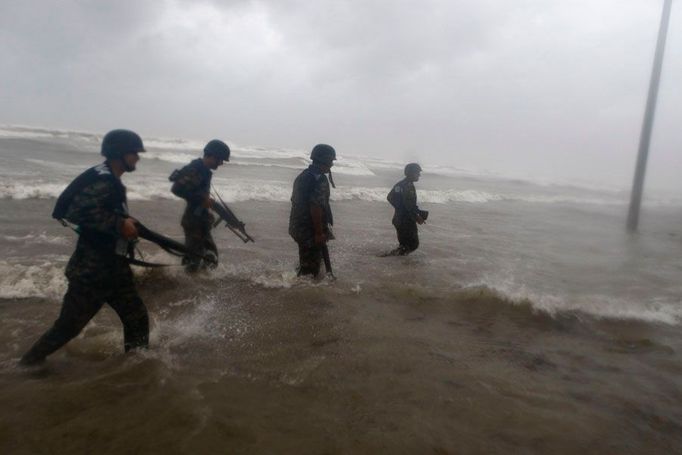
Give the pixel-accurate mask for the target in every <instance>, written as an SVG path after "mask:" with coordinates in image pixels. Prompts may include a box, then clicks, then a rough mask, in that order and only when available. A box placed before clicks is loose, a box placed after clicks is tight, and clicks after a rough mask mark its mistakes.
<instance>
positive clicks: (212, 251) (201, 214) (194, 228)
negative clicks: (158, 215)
mask: <svg viewBox="0 0 682 455" xmlns="http://www.w3.org/2000/svg"><path fill="white" fill-rule="evenodd" d="M224 161H230V148H229V147H228V146H227V144H225V143H224V142H223V141H220V140H218V139H213V140H212V141H209V142H208V144H206V147H204V157H203V158H197V159H196V160H194V161H192V162H191V163H189V164H188V165H187V166H185V167H183V168H182V169H180V170H176V171H174V172H173V174H171V176H170V180H171V181H172V182H173V187H172V188H171V191H172V192H173V194H175V195H176V196H178V197H181V198H183V199H184V200H185V201H187V207H186V208H185V213H184V214H183V215H182V220H181V225H182V229H183V230H184V231H185V245H186V246H187V248H188V249H189V250H190V251H192V252H194V253H195V254H194V255H192V256H185V258H184V259H183V261H182V263H183V264H184V265H185V270H186V271H187V272H188V273H195V272H197V271H198V270H200V269H205V268H208V267H210V268H214V267H215V266H217V265H218V248H217V247H216V245H215V242H214V241H213V237H212V236H211V228H212V226H213V222H214V221H215V220H214V218H213V215H212V214H211V212H210V211H209V209H210V208H211V207H213V204H214V203H215V201H214V200H213V198H211V177H212V176H213V174H212V173H211V171H212V170H213V171H215V170H216V169H218V168H219V167H220V166H222V165H223V162H224ZM202 257H203V258H204V259H200V258H202Z"/></svg>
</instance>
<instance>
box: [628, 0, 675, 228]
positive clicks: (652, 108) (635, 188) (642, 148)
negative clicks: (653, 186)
mask: <svg viewBox="0 0 682 455" xmlns="http://www.w3.org/2000/svg"><path fill="white" fill-rule="evenodd" d="M671 6H672V0H664V4H663V14H662V15H661V26H660V28H659V30H658V41H657V42H656V54H655V55H654V67H653V69H652V71H651V80H650V81H649V94H648V97H647V101H646V110H645V112H644V122H643V123H642V132H641V134H640V136H639V152H638V154H637V167H636V168H635V177H634V180H633V182H632V193H630V209H629V211H628V222H627V228H628V231H629V232H635V231H636V230H637V225H638V224H639V208H640V206H641V205H642V189H643V187H644V174H645V173H646V163H647V158H648V157H649V143H650V142H651V129H652V127H653V123H654V113H655V112H656V99H657V98H658V85H659V81H660V80H661V67H662V65H663V51H665V38H666V35H667V33H668V22H669V21H670V8H671Z"/></svg>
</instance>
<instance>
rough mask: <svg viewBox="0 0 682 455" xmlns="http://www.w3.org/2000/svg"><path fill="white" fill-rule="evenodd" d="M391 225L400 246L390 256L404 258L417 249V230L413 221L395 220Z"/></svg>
mask: <svg viewBox="0 0 682 455" xmlns="http://www.w3.org/2000/svg"><path fill="white" fill-rule="evenodd" d="M393 225H394V226H395V230H396V233H397V234H398V243H399V244H400V245H399V246H398V248H396V249H395V250H393V251H392V252H391V254H392V255H396V256H404V255H406V254H410V253H411V252H413V251H414V250H416V249H417V248H419V230H418V228H417V223H416V222H415V221H412V220H409V219H408V220H397V221H394V223H393Z"/></svg>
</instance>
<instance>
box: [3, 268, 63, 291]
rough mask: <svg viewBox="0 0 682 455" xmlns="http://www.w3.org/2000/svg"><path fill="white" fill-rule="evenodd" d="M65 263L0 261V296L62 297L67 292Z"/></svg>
mask: <svg viewBox="0 0 682 455" xmlns="http://www.w3.org/2000/svg"><path fill="white" fill-rule="evenodd" d="M66 287H67V282H66V277H65V276H64V265H63V264H54V263H53V262H47V261H45V262H42V263H38V264H34V265H22V264H12V263H9V262H7V261H0V298H4V299H17V298H29V297H39V298H48V299H51V300H56V299H60V298H61V296H62V295H63V294H64V292H66Z"/></svg>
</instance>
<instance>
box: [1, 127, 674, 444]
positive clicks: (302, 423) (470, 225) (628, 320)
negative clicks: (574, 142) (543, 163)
mask: <svg viewBox="0 0 682 455" xmlns="http://www.w3.org/2000/svg"><path fill="white" fill-rule="evenodd" d="M100 139H101V136H97V135H92V134H88V133H78V132H66V131H54V130H47V129H35V128H17V127H3V128H0V248H1V249H2V251H3V252H4V254H3V257H2V258H1V259H0V311H1V312H2V318H1V320H0V408H1V409H2V411H0V451H1V452H2V453H55V452H58V453H166V454H168V453H296V454H299V453H419V454H421V453H435V454H445V453H509V452H525V453H549V452H551V453H575V452H577V451H585V452H588V453H643V452H660V453H671V452H678V453H682V410H680V406H679V404H680V402H682V390H681V389H680V386H681V384H682V380H681V379H680V377H682V375H681V373H682V358H681V355H680V353H681V352H682V336H680V334H679V323H680V322H682V280H680V275H681V273H682V255H681V254H680V253H681V252H682V232H681V230H680V226H682V204H681V203H679V201H677V202H676V201H670V200H664V199H655V198H650V199H649V200H647V201H645V211H644V213H643V223H642V229H641V232H640V233H639V234H638V235H635V236H630V235H627V234H626V233H625V232H624V228H623V222H624V221H623V220H624V214H625V211H626V208H627V207H626V197H627V195H626V194H623V193H619V192H614V191H609V190H605V189H598V188H592V189H589V188H579V187H569V186H565V185H564V186H562V185H549V184H542V185H541V184H535V183H532V182H527V181H519V180H510V179H502V178H498V177H493V176H487V175H475V174H472V173H467V172H464V171H459V170H456V169H446V168H442V167H426V169H425V172H424V174H423V175H422V179H421V181H420V182H419V183H417V190H418V196H419V198H420V202H421V204H420V205H421V206H422V208H424V209H427V210H429V211H430V217H429V221H428V223H427V224H426V225H424V226H423V227H422V228H420V238H421V247H420V249H419V250H418V251H417V252H415V253H414V254H412V255H410V256H408V257H403V258H395V257H389V258H381V257H379V256H380V255H381V253H383V252H385V251H387V250H389V249H391V248H392V247H394V246H395V243H396V241H395V233H394V230H393V227H392V226H391V224H390V218H391V209H390V207H389V205H388V203H387V202H385V197H386V194H387V193H388V190H389V188H390V185H391V184H392V183H394V182H395V181H397V180H399V179H400V178H401V164H400V163H390V162H384V161H378V160H365V159H351V158H348V157H345V156H342V159H340V160H339V162H338V165H337V166H335V168H334V170H335V171H336V173H335V180H336V183H337V186H338V188H337V189H336V190H333V199H334V200H333V202H332V208H333V210H334V212H335V220H336V226H335V227H336V229H335V234H336V237H337V240H335V241H334V242H333V243H332V244H330V250H331V254H332V261H333V264H334V267H335V273H336V275H337V277H338V279H337V280H336V281H328V280H322V281H320V282H312V281H308V280H303V279H298V278H296V277H295V265H296V261H297V251H296V247H295V244H294V243H293V241H292V240H291V239H290V238H289V237H288V235H287V222H288V210H289V204H288V199H289V196H290V190H291V183H292V181H293V178H294V177H295V175H296V174H297V173H298V172H299V170H300V169H302V168H304V167H305V166H306V164H307V161H306V153H305V152H304V151H296V150H266V149H259V148H253V147H240V146H236V147H234V150H233V153H234V158H233V160H232V162H230V163H229V164H227V165H226V166H224V167H222V168H220V169H219V170H218V171H217V173H216V174H215V177H214V182H215V184H216V187H217V189H218V190H219V191H220V192H221V193H222V195H223V197H224V198H225V199H226V201H227V202H228V203H231V206H232V207H233V209H234V211H235V212H236V213H237V214H238V215H239V216H240V217H241V218H242V219H243V220H244V221H245V222H246V224H247V230H248V231H249V233H250V234H251V235H252V236H253V237H255V238H256V243H255V244H251V243H249V244H243V243H241V241H240V240H239V239H237V238H236V237H235V236H234V235H232V234H231V233H230V232H229V231H228V230H225V229H222V228H217V229H216V231H215V232H214V236H215V238H216V241H217V243H218V244H219V249H220V254H221V266H220V267H219V268H218V269H217V270H215V271H213V272H211V273H208V274H205V275H202V276H200V277H198V278H196V279H194V278H189V277H187V276H186V275H185V274H184V273H183V272H182V269H181V268H179V267H168V268H166V269H163V270H152V271H149V270H146V271H145V270H138V271H137V275H138V283H139V284H138V288H139V290H140V293H141V295H142V297H143V299H144V300H145V303H146V304H147V306H148V308H149V311H150V316H151V318H152V333H151V340H152V348H151V349H150V350H149V351H147V352H143V353H137V354H134V355H124V354H123V353H122V352H121V351H122V346H121V345H122V330H121V327H120V323H119V322H118V321H117V319H116V316H115V314H114V313H113V311H111V310H108V309H105V310H103V311H102V312H101V313H100V314H98V315H97V316H96V317H95V319H94V320H93V321H92V322H91V323H90V324H89V325H88V326H87V328H86V329H85V331H84V332H83V334H82V335H81V336H80V337H79V338H77V339H76V340H74V341H72V342H71V343H70V344H69V345H67V346H66V347H65V348H64V349H62V350H61V351H59V352H57V353H56V354H54V355H53V356H52V357H50V358H49V359H48V362H47V364H46V365H45V366H44V367H42V368H37V369H28V370H26V369H20V368H17V367H16V366H15V365H16V361H17V360H18V358H19V357H20V356H21V354H22V353H23V351H25V350H26V349H27V348H28V347H29V346H30V344H31V343H32V342H33V341H34V340H35V339H36V338H37V337H38V336H39V335H40V334H41V333H42V332H43V331H44V330H45V329H47V327H48V326H49V325H50V324H51V323H52V321H53V320H54V319H55V317H56V316H57V314H58V312H59V307H60V301H61V296H62V294H63V292H64V291H65V288H66V281H65V279H64V277H63V268H64V265H65V263H66V261H67V260H68V257H69V255H70V253H71V251H72V249H73V246H74V244H75V238H74V235H73V234H72V232H71V231H69V230H67V229H65V228H63V227H61V226H60V225H59V224H58V223H56V222H55V221H53V220H51V219H50V213H51V210H52V206H53V204H54V198H55V197H56V196H57V195H58V194H59V193H60V192H61V190H62V189H63V188H64V186H65V185H66V184H67V183H68V182H69V181H70V180H71V179H72V178H73V177H74V176H76V175H77V174H78V173H80V172H81V171H82V170H84V169H85V168H86V167H88V166H91V165H94V164H96V163H97V162H98V161H99V156H98V155H97V147H98V144H99V140H100ZM146 144H147V147H148V149H149V152H148V153H147V154H145V155H143V156H142V160H141V161H140V163H139V166H138V170H137V171H136V172H135V173H134V174H130V175H126V176H124V183H125V184H126V185H127V186H128V189H129V198H130V200H131V202H130V206H131V212H132V214H133V215H134V216H136V217H137V218H139V219H140V220H141V221H143V222H144V223H145V224H146V225H147V226H149V227H150V228H152V229H154V230H157V231H159V232H163V233H166V234H168V235H170V236H173V237H176V238H178V239H180V238H181V229H180V226H179V218H180V215H181V212H182V209H183V203H182V202H181V201H180V200H177V199H175V198H174V197H173V196H172V195H171V194H170V192H169V183H168V180H167V176H168V174H169V173H170V172H171V171H172V170H173V169H175V168H176V167H179V166H181V165H182V164H184V163H185V162H188V161H189V160H191V159H192V158H194V157H195V156H197V155H198V153H199V150H200V149H201V145H202V144H199V143H191V142H187V141H182V140H168V139H156V140H153V139H147V140H146ZM231 145H232V144H231ZM340 152H341V153H342V152H343V151H340ZM342 155H343V153H342ZM140 246H141V249H142V251H143V252H144V253H145V255H146V258H147V259H148V260H156V261H160V262H167V263H172V264H177V261H176V260H175V258H172V257H168V256H167V255H165V253H163V252H159V250H158V249H157V248H155V247H154V246H153V245H148V244H144V243H141V245H140Z"/></svg>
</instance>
